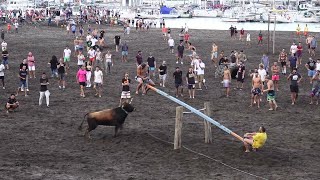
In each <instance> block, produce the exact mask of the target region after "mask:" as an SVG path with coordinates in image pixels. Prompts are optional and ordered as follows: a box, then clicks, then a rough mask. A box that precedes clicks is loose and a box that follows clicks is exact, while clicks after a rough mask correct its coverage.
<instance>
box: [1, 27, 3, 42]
mask: <svg viewBox="0 0 320 180" xmlns="http://www.w3.org/2000/svg"><path fill="white" fill-rule="evenodd" d="M1 40H2V41H4V30H3V29H1Z"/></svg>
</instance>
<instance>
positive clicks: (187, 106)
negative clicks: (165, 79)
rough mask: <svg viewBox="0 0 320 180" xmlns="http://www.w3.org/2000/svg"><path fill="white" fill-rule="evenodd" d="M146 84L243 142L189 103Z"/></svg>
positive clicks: (239, 137)
mask: <svg viewBox="0 0 320 180" xmlns="http://www.w3.org/2000/svg"><path fill="white" fill-rule="evenodd" d="M146 86H147V87H148V88H150V89H151V90H153V91H155V92H156V93H158V94H160V95H162V96H164V97H166V98H168V99H170V100H171V101H173V102H175V103H178V104H180V105H181V106H183V107H185V108H187V109H189V110H190V111H191V112H193V113H194V114H196V115H198V116H200V117H201V118H203V119H205V120H206V121H208V122H210V123H211V124H213V125H215V126H217V127H218V128H220V129H221V130H223V131H224V132H226V133H228V134H231V135H232V136H234V137H235V138H237V139H238V140H240V141H242V142H243V138H242V137H241V136H239V135H238V134H236V133H234V132H232V131H231V130H230V129H228V128H227V127H225V126H223V125H222V124H220V123H219V122H217V121H215V120H213V119H212V118H210V117H209V116H207V115H205V114H203V113H202V112H200V111H199V110H197V109H195V108H193V107H191V106H190V105H188V104H186V103H184V102H182V101H180V100H179V99H177V98H174V97H173V96H170V95H169V94H167V93H165V92H163V91H161V90H159V89H157V88H155V87H153V86H150V85H148V84H146Z"/></svg>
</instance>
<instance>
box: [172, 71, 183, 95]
mask: <svg viewBox="0 0 320 180" xmlns="http://www.w3.org/2000/svg"><path fill="white" fill-rule="evenodd" d="M173 77H174V84H175V87H176V97H179V87H180V88H181V92H180V95H181V97H183V80H182V71H181V70H180V68H179V67H176V70H175V71H174V73H173Z"/></svg>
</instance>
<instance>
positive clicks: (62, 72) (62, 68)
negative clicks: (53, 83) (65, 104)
mask: <svg viewBox="0 0 320 180" xmlns="http://www.w3.org/2000/svg"><path fill="white" fill-rule="evenodd" d="M57 68H58V78H59V83H58V84H59V89H62V90H64V89H65V88H66V86H65V84H66V81H65V73H66V64H65V63H64V61H63V59H62V58H60V60H59V64H58V65H57Z"/></svg>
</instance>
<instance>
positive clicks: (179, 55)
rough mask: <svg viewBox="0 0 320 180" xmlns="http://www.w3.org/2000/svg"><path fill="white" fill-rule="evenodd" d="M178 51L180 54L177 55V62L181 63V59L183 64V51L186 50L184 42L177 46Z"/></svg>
mask: <svg viewBox="0 0 320 180" xmlns="http://www.w3.org/2000/svg"><path fill="white" fill-rule="evenodd" d="M177 51H178V56H177V61H176V64H178V63H179V60H180V62H181V64H183V52H184V46H183V42H180V44H179V45H178V47H177Z"/></svg>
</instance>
